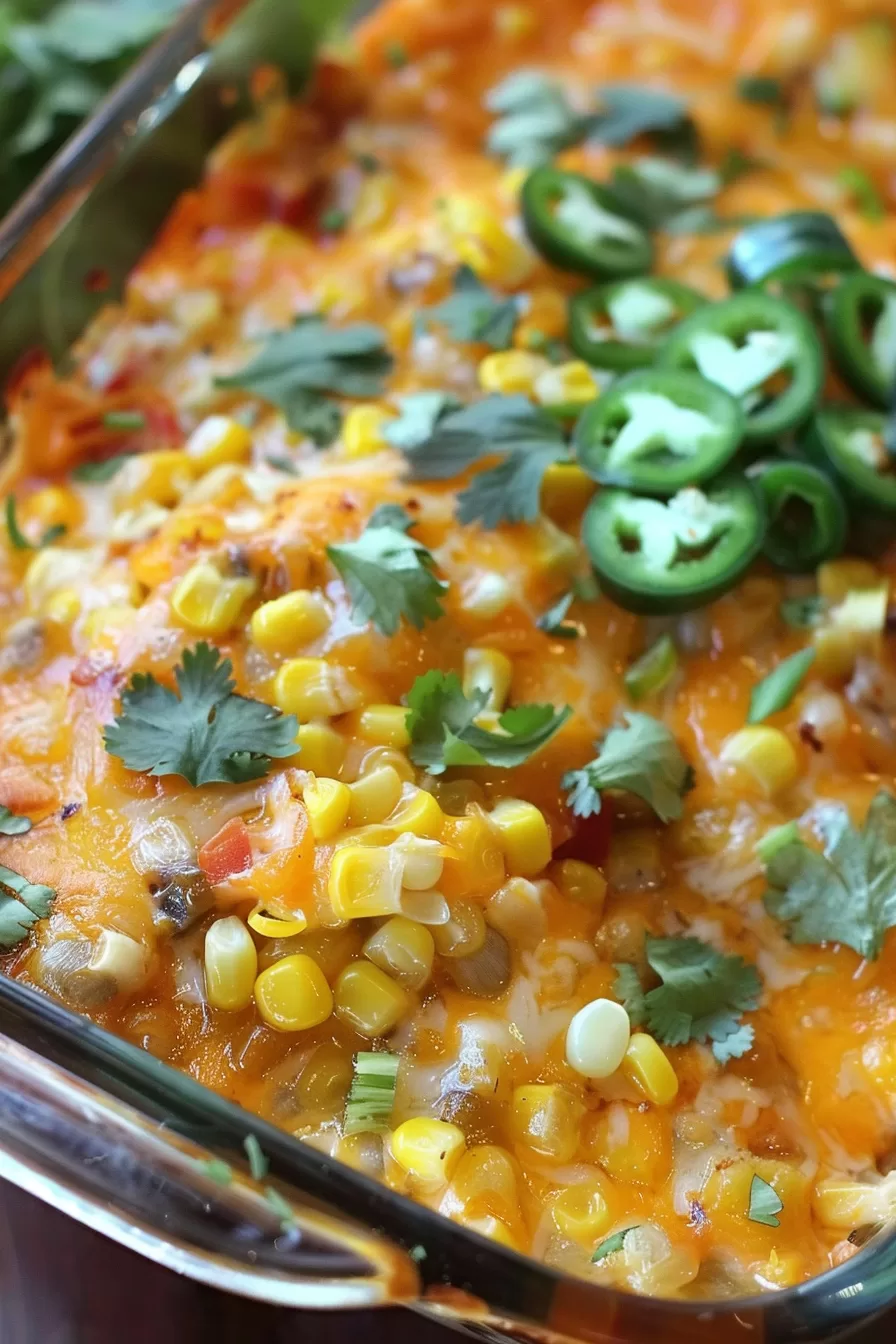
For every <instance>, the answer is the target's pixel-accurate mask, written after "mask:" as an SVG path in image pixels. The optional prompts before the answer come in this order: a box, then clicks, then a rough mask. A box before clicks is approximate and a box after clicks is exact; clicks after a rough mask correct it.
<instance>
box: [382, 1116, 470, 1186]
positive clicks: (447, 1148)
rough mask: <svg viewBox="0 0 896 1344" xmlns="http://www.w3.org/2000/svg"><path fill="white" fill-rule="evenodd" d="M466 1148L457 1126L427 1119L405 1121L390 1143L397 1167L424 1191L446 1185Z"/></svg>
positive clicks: (421, 1117) (462, 1133)
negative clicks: (421, 1184)
mask: <svg viewBox="0 0 896 1344" xmlns="http://www.w3.org/2000/svg"><path fill="white" fill-rule="evenodd" d="M466 1146H467V1140H466V1137H465V1136H464V1132H463V1130H462V1129H459V1128H458V1126H457V1125H451V1124H449V1123H448V1121H447V1120H431V1119H429V1118H428V1117H427V1116H417V1117H416V1118H415V1119H413V1120H405V1121H404V1123H403V1124H400V1125H399V1126H398V1128H397V1129H396V1130H394V1131H393V1134H392V1139H391V1147H392V1156H393V1157H394V1158H395V1161H396V1162H397V1163H398V1165H399V1166H400V1167H401V1168H402V1170H404V1171H406V1172H407V1173H408V1175H409V1176H413V1177H414V1179H415V1180H418V1181H421V1182H423V1184H424V1185H426V1186H428V1187H438V1186H441V1185H447V1184H448V1182H449V1181H450V1179H451V1176H452V1174H453V1172H454V1169H455V1167H456V1166H457V1164H458V1162H459V1161H460V1159H461V1157H462V1155H463V1152H464V1150H465V1148H466Z"/></svg>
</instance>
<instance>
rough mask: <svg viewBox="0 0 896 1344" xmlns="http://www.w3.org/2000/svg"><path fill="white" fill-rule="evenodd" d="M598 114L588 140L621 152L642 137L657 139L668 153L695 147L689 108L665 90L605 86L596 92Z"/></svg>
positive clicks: (593, 121) (641, 86) (621, 85)
mask: <svg viewBox="0 0 896 1344" xmlns="http://www.w3.org/2000/svg"><path fill="white" fill-rule="evenodd" d="M597 95H598V102H599V110H598V112H597V113H596V114H594V115H593V116H591V117H590V119H589V123H588V138H589V140H598V141H600V143H601V144H602V145H611V146H613V147H614V148H621V147H622V146H623V145H627V144H630V143H631V141H632V140H636V139H637V138H638V137H639V136H641V135H652V136H654V137H658V138H659V140H660V143H661V144H663V145H664V147H665V148H667V149H673V148H678V147H679V146H680V145H681V144H682V143H683V142H685V141H686V142H687V144H686V145H685V147H686V148H688V149H691V148H692V147H693V140H694V130H693V124H692V122H691V120H690V117H689V116H688V109H687V104H686V103H685V102H684V101H683V100H682V99H681V98H678V97H676V96H675V95H674V94H671V93H666V92H664V91H663V90H662V89H651V88H648V87H646V86H645V85H642V84H626V83H619V84H602V85H601V86H600V88H599V89H598V91H597Z"/></svg>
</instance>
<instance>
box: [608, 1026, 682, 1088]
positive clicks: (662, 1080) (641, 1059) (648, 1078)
mask: <svg viewBox="0 0 896 1344" xmlns="http://www.w3.org/2000/svg"><path fill="white" fill-rule="evenodd" d="M622 1072H623V1073H624V1074H625V1076H626V1078H627V1079H628V1080H629V1082H630V1083H633V1084H634V1086H635V1087H637V1088H638V1089H639V1091H641V1092H643V1093H644V1096H645V1097H646V1098H647V1100H648V1101H652V1102H653V1104H654V1106H668V1105H669V1103H670V1102H672V1101H674V1100H675V1098H676V1097H677V1096H678V1075H677V1074H676V1072H675V1070H674V1069H673V1067H672V1065H671V1063H670V1062H669V1059H668V1057H667V1056H666V1055H665V1054H664V1052H663V1051H662V1050H661V1049H660V1047H659V1046H658V1045H657V1043H656V1041H655V1040H654V1039H653V1037H652V1036H648V1034H647V1032H645V1031H636V1032H635V1034H634V1036H632V1038H631V1040H630V1041H629V1043H628V1049H627V1050H626V1052H625V1058H624V1059H623V1061H622Z"/></svg>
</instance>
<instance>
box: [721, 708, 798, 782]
mask: <svg viewBox="0 0 896 1344" xmlns="http://www.w3.org/2000/svg"><path fill="white" fill-rule="evenodd" d="M720 759H721V760H722V761H724V762H725V764H726V765H737V766H740V768H741V769H743V770H745V771H746V772H747V773H748V774H750V775H752V776H753V778H754V779H755V780H756V782H757V784H759V785H760V787H761V788H762V789H763V791H764V792H765V794H766V795H767V796H768V797H772V795H773V794H776V793H779V792H780V791H781V789H786V788H788V787H789V785H791V784H792V783H793V782H794V780H795V779H796V777H797V775H798V774H799V761H798V759H797V754H796V751H795V750H794V748H793V745H792V743H791V742H790V740H789V739H788V738H786V737H785V736H784V734H783V733H782V732H781V731H780V729H779V728H769V727H768V726H767V725H766V724H764V723H763V724H751V725H749V726H748V727H746V728H741V729H740V731H739V732H736V733H732V735H731V737H729V738H727V739H726V741H725V744H724V746H723V747H722V751H721V754H720Z"/></svg>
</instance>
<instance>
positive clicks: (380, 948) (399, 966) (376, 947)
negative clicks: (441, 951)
mask: <svg viewBox="0 0 896 1344" xmlns="http://www.w3.org/2000/svg"><path fill="white" fill-rule="evenodd" d="M362 950H363V952H364V955H365V957H367V958H368V960H370V961H372V962H373V964H374V966H379V968H380V970H381V971H385V972H386V974H387V975H391V976H392V977H393V978H394V979H395V980H397V981H398V983H399V984H401V985H406V986H407V987H408V988H409V989H419V988H420V986H421V985H425V984H426V982H427V980H428V979H429V977H430V975H431V974H432V963H433V958H434V956H435V944H434V943H433V938H432V934H431V933H430V931H429V929H428V928H426V926H425V925H424V924H418V923H417V922H416V921H415V920H413V919H406V918H405V917H404V915H395V916H394V917H393V918H392V919H387V920H386V923H385V924H383V925H382V927H381V928H379V929H377V931H376V933H372V934H371V935H370V937H369V938H368V939H367V942H366V943H365V944H364V947H363V949H362Z"/></svg>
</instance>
